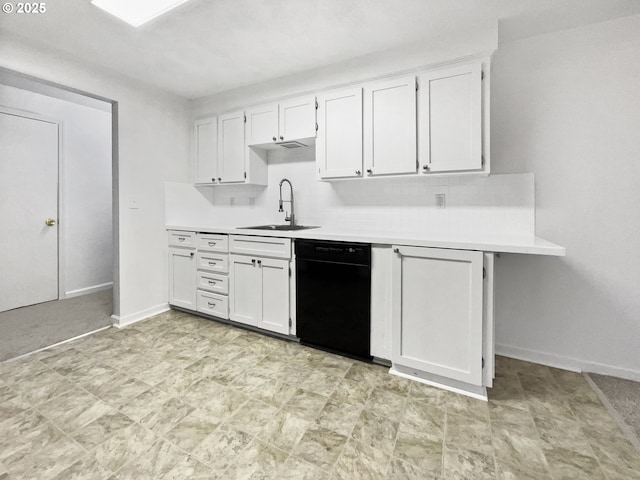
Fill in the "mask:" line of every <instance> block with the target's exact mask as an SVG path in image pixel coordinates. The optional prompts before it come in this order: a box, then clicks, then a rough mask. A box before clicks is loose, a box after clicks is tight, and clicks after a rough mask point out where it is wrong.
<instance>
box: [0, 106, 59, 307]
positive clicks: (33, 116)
mask: <svg viewBox="0 0 640 480" xmlns="http://www.w3.org/2000/svg"><path fill="white" fill-rule="evenodd" d="M0 114H5V115H11V116H14V117H21V118H28V119H30V120H35V121H37V122H45V123H51V124H53V125H56V128H57V129H58V168H57V171H58V178H57V180H58V181H57V182H56V201H57V204H56V212H55V213H56V224H57V227H58V229H57V232H56V236H57V244H56V247H57V254H58V259H57V260H58V261H57V271H56V280H57V282H58V289H57V290H58V298H57V299H56V300H62V299H64V298H66V296H65V288H64V287H65V278H64V275H62V272H64V271H65V269H64V268H63V267H64V266H65V265H66V264H65V260H66V259H65V257H64V251H65V250H64V247H65V235H64V231H63V230H64V228H61V227H60V220H61V219H63V220H62V226H63V227H64V217H65V212H66V210H65V205H64V195H62V192H64V188H65V185H64V175H63V173H64V154H63V145H62V139H63V129H64V122H63V121H62V120H59V119H56V118H52V117H48V116H45V115H40V114H39V113H35V112H30V111H27V110H21V109H17V108H11V107H7V106H4V105H0ZM24 306H28V305H24Z"/></svg>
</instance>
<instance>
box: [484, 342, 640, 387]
mask: <svg viewBox="0 0 640 480" xmlns="http://www.w3.org/2000/svg"><path fill="white" fill-rule="evenodd" d="M496 354H497V355H503V356H505V357H511V358H517V359H518V360H525V361H527V362H533V363H539V364H541V365H547V366H548V367H555V368H561V369H563V370H569V371H571V372H589V373H599V374H601V375H609V376H611V377H617V378H624V379H627V380H634V381H636V382H638V381H640V371H637V370H631V369H628V368H623V367H616V366H613V365H606V364H603V363H598V362H588V361H585V360H580V359H577V358H573V357H568V356H565V355H557V354H555V353H547V352H541V351H538V350H529V349H527V348H520V347H514V346H511V345H496Z"/></svg>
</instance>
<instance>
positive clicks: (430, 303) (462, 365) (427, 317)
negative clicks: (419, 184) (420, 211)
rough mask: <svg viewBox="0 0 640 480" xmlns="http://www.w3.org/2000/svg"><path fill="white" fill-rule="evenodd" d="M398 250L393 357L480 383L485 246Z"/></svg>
mask: <svg viewBox="0 0 640 480" xmlns="http://www.w3.org/2000/svg"><path fill="white" fill-rule="evenodd" d="M396 250H397V251H396ZM394 251H396V255H395V256H394V258H393V265H392V277H393V290H392V303H393V306H392V309H393V326H392V335H393V341H392V361H393V362H394V364H397V365H401V366H405V367H409V368H415V369H417V370H420V371H422V372H426V373H430V374H435V375H440V376H443V377H447V378H451V379H455V380H459V381H462V382H465V383H468V384H472V385H482V343H483V337H482V293H483V292H482V263H483V256H482V252H475V251H464V250H448V249H437V248H418V247H394Z"/></svg>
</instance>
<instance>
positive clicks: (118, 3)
mask: <svg viewBox="0 0 640 480" xmlns="http://www.w3.org/2000/svg"><path fill="white" fill-rule="evenodd" d="M187 1H188V0H91V3H93V4H94V5H95V6H96V7H99V8H101V9H102V10H104V11H105V12H108V13H110V14H111V15H113V16H116V17H118V18H119V19H121V20H124V21H125V22H127V23H129V24H131V25H133V26H134V27H139V26H140V25H142V24H143V23H146V22H148V21H149V20H152V19H154V18H156V17H158V16H160V15H162V14H163V13H166V12H168V11H169V10H171V9H173V8H175V7H177V6H178V5H181V4H183V3H185V2H187Z"/></svg>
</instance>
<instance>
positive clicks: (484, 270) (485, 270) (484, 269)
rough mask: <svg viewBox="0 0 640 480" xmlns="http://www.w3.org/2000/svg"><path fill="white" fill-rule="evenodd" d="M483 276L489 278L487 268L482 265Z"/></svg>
mask: <svg viewBox="0 0 640 480" xmlns="http://www.w3.org/2000/svg"><path fill="white" fill-rule="evenodd" d="M482 278H487V269H486V268H484V267H482Z"/></svg>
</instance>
